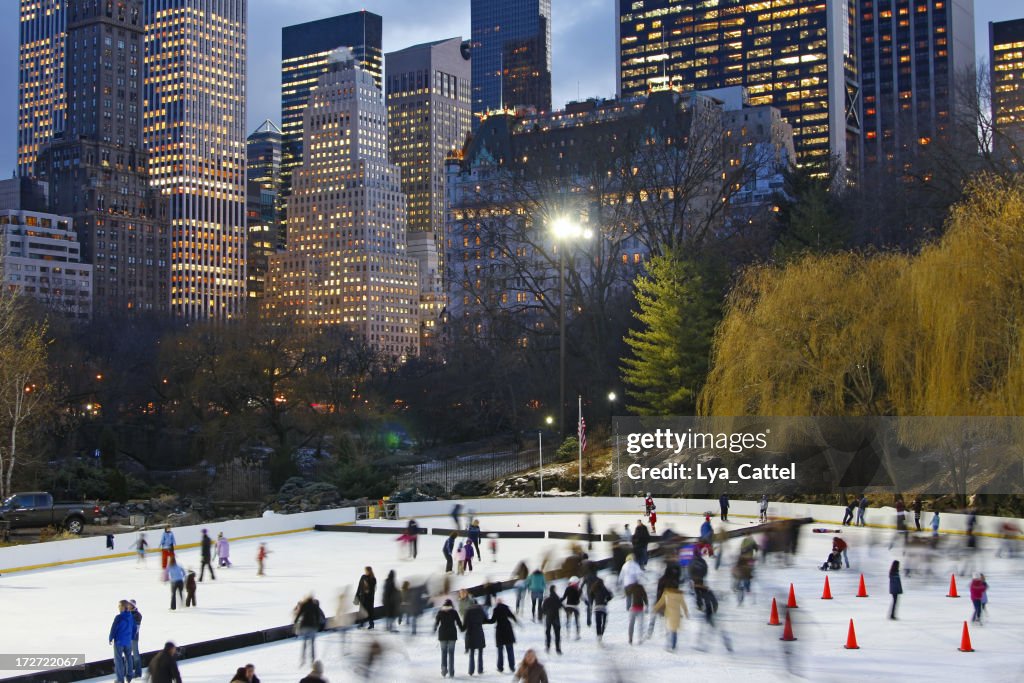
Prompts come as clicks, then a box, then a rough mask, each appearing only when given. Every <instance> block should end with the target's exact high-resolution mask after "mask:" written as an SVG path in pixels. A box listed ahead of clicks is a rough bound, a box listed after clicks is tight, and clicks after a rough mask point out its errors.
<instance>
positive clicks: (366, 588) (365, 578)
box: [356, 567, 377, 630]
mask: <svg viewBox="0 0 1024 683" xmlns="http://www.w3.org/2000/svg"><path fill="white" fill-rule="evenodd" d="M376 595H377V577H376V576H374V575H373V567H367V568H366V569H365V570H363V575H362V576H360V577H359V585H358V586H357V587H356V599H357V600H358V601H359V606H360V607H361V608H362V611H363V612H364V613H365V616H363V617H362V618H361V619H360V620H359V622H358V623H359V628H362V627H363V626H364V625H365V624H366V623H367V622H369V624H370V629H371V630H372V629H373V601H374V598H375V597H376Z"/></svg>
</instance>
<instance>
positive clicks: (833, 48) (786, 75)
mask: <svg viewBox="0 0 1024 683" xmlns="http://www.w3.org/2000/svg"><path fill="white" fill-rule="evenodd" d="M856 11H857V8H856V0H773V2H771V3H765V2H763V1H762V0H733V1H731V2H728V3H717V2H706V3H696V2H693V1H692V0H642V2H636V1H635V0H618V22H617V24H616V27H617V39H618V50H619V60H618V62H619V66H618V91H619V96H620V97H624V98H629V97H636V96H640V95H645V94H646V93H647V92H649V91H651V90H660V89H675V90H682V91H689V90H713V89H716V88H723V87H729V86H734V85H742V86H745V87H746V88H747V91H748V93H749V95H750V98H749V102H750V104H751V105H752V106H757V105H762V104H770V105H772V106H774V107H776V108H777V109H779V110H780V111H781V112H782V116H783V118H784V119H785V120H786V121H787V122H789V123H790V125H792V126H793V135H794V142H795V145H796V154H797V160H798V162H800V163H805V162H809V161H819V162H827V161H828V160H829V158H830V157H836V158H839V159H842V160H843V162H844V163H845V167H846V169H847V171H848V172H849V173H851V174H856V172H857V171H858V169H859V165H860V164H859V160H858V153H859V150H860V136H861V126H860V121H859V118H858V117H859V114H860V106H859V103H858V100H859V97H860V93H859V74H858V71H857V59H856V52H855V51H856V46H857V42H856V39H855V36H856V28H857V26H856V23H855V17H856Z"/></svg>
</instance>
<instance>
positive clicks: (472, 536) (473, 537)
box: [466, 519, 483, 558]
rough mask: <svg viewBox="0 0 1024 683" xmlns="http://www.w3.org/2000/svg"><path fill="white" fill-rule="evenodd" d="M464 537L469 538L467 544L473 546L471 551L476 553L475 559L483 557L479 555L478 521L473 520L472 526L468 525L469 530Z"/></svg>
mask: <svg viewBox="0 0 1024 683" xmlns="http://www.w3.org/2000/svg"><path fill="white" fill-rule="evenodd" d="M466 536H468V537H469V542H470V543H472V544H473V549H474V550H475V551H476V553H475V556H476V557H477V558H480V557H483V556H482V555H481V554H480V520H479V519H474V520H473V522H472V524H470V525H469V529H468V530H467V531H466Z"/></svg>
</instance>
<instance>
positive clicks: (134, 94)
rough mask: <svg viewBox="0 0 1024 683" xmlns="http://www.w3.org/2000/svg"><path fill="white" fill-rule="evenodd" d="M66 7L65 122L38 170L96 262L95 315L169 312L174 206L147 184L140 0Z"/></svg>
mask: <svg viewBox="0 0 1024 683" xmlns="http://www.w3.org/2000/svg"><path fill="white" fill-rule="evenodd" d="M64 10H65V15H66V19H67V26H66V41H67V44H66V48H65V51H64V52H65V59H66V68H65V77H66V83H65V87H64V93H65V97H66V102H65V106H64V107H62V108H61V111H62V112H63V115H64V119H65V120H64V124H63V127H62V128H63V130H62V131H61V132H57V133H56V134H55V135H54V136H53V137H52V138H51V140H50V141H49V142H48V143H47V144H46V145H44V146H43V147H42V148H41V150H40V154H39V156H38V158H37V163H36V173H37V175H38V177H39V178H41V179H43V180H45V181H47V183H48V184H49V196H50V210H51V211H52V212H53V213H57V214H60V215H62V216H68V217H70V218H72V219H73V221H74V226H75V229H76V231H77V232H78V236H79V239H80V240H81V246H82V256H83V258H84V260H85V261H87V262H89V263H91V264H92V269H93V290H92V297H93V311H94V313H95V315H96V316H99V317H108V316H109V317H119V316H124V315H136V314H144V313H145V314H149V313H152V314H157V315H166V314H167V313H168V311H169V304H170V295H169V285H170V235H169V221H168V214H167V205H166V202H165V201H163V199H162V198H161V197H160V196H159V194H158V193H157V192H155V191H154V190H153V189H152V188H151V187H150V174H149V165H150V160H149V155H148V154H147V152H146V150H145V147H144V143H143V135H142V126H143V59H144V56H143V55H144V49H145V40H144V33H145V25H144V23H143V19H142V0H119V1H118V2H116V3H113V2H111V3H97V2H95V1H94V0H70V1H69V2H66V3H65V4H64Z"/></svg>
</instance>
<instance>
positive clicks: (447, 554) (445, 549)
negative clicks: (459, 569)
mask: <svg viewBox="0 0 1024 683" xmlns="http://www.w3.org/2000/svg"><path fill="white" fill-rule="evenodd" d="M457 537H458V534H457V533H456V532H454V531H453V532H451V533H450V534H448V538H446V539H445V541H444V545H443V546H441V552H442V553H443V554H444V571H445V573H446V574H451V573H452V554H453V553H454V552H455V539H456V538H457Z"/></svg>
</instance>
